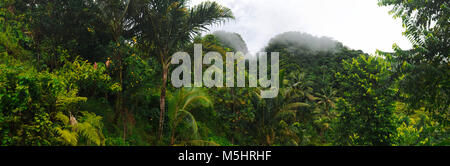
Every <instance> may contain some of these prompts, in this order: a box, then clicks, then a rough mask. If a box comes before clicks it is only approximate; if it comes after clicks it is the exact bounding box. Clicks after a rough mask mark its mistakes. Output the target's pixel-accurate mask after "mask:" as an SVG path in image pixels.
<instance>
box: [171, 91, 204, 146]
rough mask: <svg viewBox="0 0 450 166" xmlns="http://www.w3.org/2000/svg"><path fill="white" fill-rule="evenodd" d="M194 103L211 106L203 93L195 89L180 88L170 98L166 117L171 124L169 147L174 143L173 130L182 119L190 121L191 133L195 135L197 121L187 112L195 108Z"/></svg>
mask: <svg viewBox="0 0 450 166" xmlns="http://www.w3.org/2000/svg"><path fill="white" fill-rule="evenodd" d="M196 103H200V104H201V105H203V106H210V105H211V101H210V100H209V98H208V97H207V96H206V95H205V94H204V93H203V91H201V90H200V89H195V88H193V89H189V90H186V89H185V88H182V89H180V90H178V91H177V92H176V93H175V94H174V95H173V96H172V98H170V100H169V112H168V115H169V120H170V121H171V122H172V123H171V126H172V136H171V141H170V144H171V145H173V144H174V143H175V130H176V128H177V126H178V124H179V123H180V122H181V121H182V120H183V119H187V118H189V119H190V121H191V127H192V129H193V133H194V135H197V130H198V127H197V121H196V120H195V117H194V115H192V113H191V112H189V109H190V108H192V107H193V106H195V104H196ZM186 117H187V118H186Z"/></svg>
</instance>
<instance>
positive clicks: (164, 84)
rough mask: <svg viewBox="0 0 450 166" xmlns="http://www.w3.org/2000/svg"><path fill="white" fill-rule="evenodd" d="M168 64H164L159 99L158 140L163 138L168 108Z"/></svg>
mask: <svg viewBox="0 0 450 166" xmlns="http://www.w3.org/2000/svg"><path fill="white" fill-rule="evenodd" d="M168 69H169V68H168V66H166V65H163V80H162V86H161V96H160V100H159V108H160V110H161V111H160V113H159V128H158V141H161V139H162V133H163V129H164V113H165V110H166V88H167V74H168V72H169V71H168Z"/></svg>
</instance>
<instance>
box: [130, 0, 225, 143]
mask: <svg viewBox="0 0 450 166" xmlns="http://www.w3.org/2000/svg"><path fill="white" fill-rule="evenodd" d="M187 3H188V1H187V0H148V1H147V4H146V5H145V7H146V8H145V9H144V11H143V12H144V14H143V15H144V17H142V18H141V19H142V22H141V24H139V25H136V27H139V29H140V31H141V34H140V36H139V37H141V38H142V39H143V41H144V42H145V43H144V44H145V45H146V46H147V48H149V54H154V55H157V56H158V58H159V60H160V62H161V65H162V85H161V96H160V118H159V127H158V140H161V138H162V134H163V124H164V112H165V97H166V88H167V75H168V72H169V67H170V61H171V55H172V54H173V53H175V52H177V51H180V50H181V49H183V48H184V47H185V46H186V44H188V43H189V42H191V41H192V39H193V38H194V36H197V35H199V34H200V33H201V32H202V31H206V30H208V26H210V25H213V24H219V23H222V22H224V21H226V20H227V19H233V18H234V16H233V14H232V12H231V10H230V9H228V8H226V7H223V6H221V5H219V4H218V3H216V2H203V3H201V4H199V5H197V6H194V7H189V6H188V5H187Z"/></svg>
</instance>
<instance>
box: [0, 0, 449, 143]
mask: <svg viewBox="0 0 450 166" xmlns="http://www.w3.org/2000/svg"><path fill="white" fill-rule="evenodd" d="M379 5H380V6H389V7H391V8H392V11H391V14H392V15H393V16H394V18H396V19H400V20H402V22H403V24H404V29H405V32H404V35H405V36H406V37H407V38H408V39H409V40H410V41H411V43H412V44H413V48H412V49H410V50H402V49H400V48H399V47H398V46H397V45H395V44H394V43H390V44H394V46H393V47H394V50H395V51H394V52H382V51H378V52H377V54H376V55H369V54H367V53H364V52H363V51H361V50H355V49H357V48H349V47H347V46H345V43H341V42H339V41H335V40H333V39H331V38H328V37H317V36H313V35H309V34H306V33H302V32H279V35H277V36H274V37H273V38H272V39H271V40H270V41H269V42H268V43H267V45H266V47H265V48H264V51H265V52H269V53H270V52H279V53H280V54H279V55H280V64H279V65H280V74H279V76H280V88H279V94H278V96H277V97H276V98H262V97H261V96H260V95H259V92H260V88H255V87H248V86H247V87H232V88H230V87H216V88H206V87H203V88H175V87H173V86H172V84H171V80H170V73H171V71H172V70H173V69H174V68H175V67H176V66H175V65H172V64H171V63H170V61H171V56H172V55H173V54H174V53H176V52H178V51H185V52H188V53H189V54H190V55H193V54H194V53H193V51H194V44H195V43H199V44H202V45H203V48H202V49H203V53H207V52H208V51H216V52H219V53H221V54H222V55H223V56H225V53H226V52H237V51H241V52H244V53H248V52H249V50H248V47H247V44H246V43H245V41H244V40H243V38H242V37H241V36H240V34H237V33H234V32H225V31H218V32H210V31H209V29H208V28H209V27H210V26H212V25H220V24H223V23H226V22H228V21H231V20H233V19H235V17H234V15H233V11H231V10H230V9H229V8H227V7H226V6H222V5H220V4H219V3H217V2H203V3H200V4H199V5H196V6H192V5H189V3H188V1H187V0H53V1H49V0H1V1H0V145H1V146H12V145H25V146H30V145H37V146H63V145H69V146H117V145H119V146H132V145H144V146H147V145H149V146H154V145H187V146H216V145H218V146H234V145H264V146H288V145H289V146H306V145H313V146H332V145H344V146H350V145H369V146H378V145H388V146H398V145H425V146H435V145H450V135H449V129H450V126H449V120H450V117H449V113H450V108H449V106H450V99H449V94H450V77H449V76H450V63H449V51H450V47H449V46H450V40H449V36H450V33H449V32H450V31H449V28H450V20H449V18H450V17H449V15H450V6H449V3H448V1H444V0H442V1H439V0H435V1H423V0H409V1H404V0H379ZM394 18H393V19H394ZM293 21H295V20H293ZM367 40H371V39H370V38H368V39H367ZM205 66H206V65H205ZM245 75H246V77H247V78H248V73H247V71H246V73H245Z"/></svg>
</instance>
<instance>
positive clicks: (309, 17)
mask: <svg viewBox="0 0 450 166" xmlns="http://www.w3.org/2000/svg"><path fill="white" fill-rule="evenodd" d="M201 1H206V0H193V1H192V2H191V3H192V4H198V3H200V2H201ZM216 1H217V2H218V3H220V4H222V5H224V6H226V7H229V8H231V9H232V11H233V12H234V14H235V16H236V20H233V21H229V22H227V23H225V24H223V25H219V26H213V27H211V31H216V30H224V31H229V32H237V33H239V34H241V36H242V38H243V39H244V40H245V41H246V43H247V45H248V48H249V51H250V52H252V53H255V52H258V51H261V50H262V49H263V48H264V47H265V46H266V45H267V44H268V42H269V40H270V39H271V38H273V37H274V36H276V35H277V34H280V33H283V32H288V31H301V32H305V33H308V34H312V35H315V36H319V37H321V36H327V37H330V38H333V39H335V40H337V41H339V42H342V43H343V44H344V45H346V46H348V47H350V48H352V49H361V50H363V51H364V52H367V53H374V52H375V50H376V49H380V50H383V51H391V50H392V44H394V43H397V44H398V45H399V46H400V47H402V48H404V49H408V48H411V45H410V43H409V42H408V41H407V39H406V38H405V37H403V36H402V32H403V28H402V24H401V21H400V20H394V19H393V18H392V16H391V15H389V14H388V11H389V8H387V7H379V6H378V5H377V0H364V1H362V0H339V1H336V0H276V1H274V0H216Z"/></svg>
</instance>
